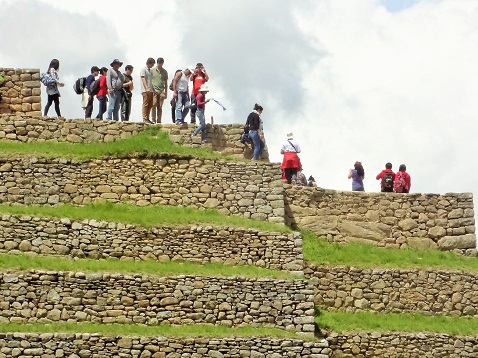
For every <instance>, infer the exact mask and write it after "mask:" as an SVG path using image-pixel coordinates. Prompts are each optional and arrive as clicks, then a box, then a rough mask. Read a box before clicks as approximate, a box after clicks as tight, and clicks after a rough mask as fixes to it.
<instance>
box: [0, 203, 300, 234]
mask: <svg viewBox="0 0 478 358" xmlns="http://www.w3.org/2000/svg"><path fill="white" fill-rule="evenodd" d="M0 213H10V214H16V215H31V216H44V217H57V218H69V219H74V220H84V219H95V220H102V221H108V222H121V223H128V224H133V225H140V226H145V227H153V226H159V225H186V224H191V223H196V224H214V225H221V226H234V227H243V228H254V229H257V230H261V231H275V232H292V231H291V230H290V229H289V228H288V227H286V226H285V225H279V224H274V223H270V222H267V221H259V220H252V219H247V218H244V217H241V216H227V215H224V214H221V213H219V212H218V211H217V210H215V209H206V210H204V209H194V208H190V207H178V206H166V205H149V206H143V207H139V206H136V205H130V204H115V203H111V202H97V203H94V204H88V205H85V206H76V205H71V204H65V205H60V206H23V205H0Z"/></svg>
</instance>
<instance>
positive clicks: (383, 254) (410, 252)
mask: <svg viewBox="0 0 478 358" xmlns="http://www.w3.org/2000/svg"><path fill="white" fill-rule="evenodd" d="M302 235H303V251H304V259H305V260H306V261H309V262H314V263H319V264H329V265H348V266H355V267H362V268H402V269H405V268H416V267H418V268H427V267H430V268H435V269H439V268H443V269H448V270H449V269H454V270H465V271H478V259H477V258H476V257H464V256H461V255H457V254H455V253H453V252H445V251H438V250H418V249H401V250H391V249H384V248H380V247H376V246H373V245H368V244H363V243H356V242H352V243H347V244H339V243H329V242H327V241H326V240H324V239H322V238H318V237H317V236H316V235H315V234H313V233H311V232H308V231H303V232H302Z"/></svg>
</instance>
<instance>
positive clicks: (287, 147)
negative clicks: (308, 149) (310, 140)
mask: <svg viewBox="0 0 478 358" xmlns="http://www.w3.org/2000/svg"><path fill="white" fill-rule="evenodd" d="M294 147H295V148H294ZM281 150H283V151H284V152H296V153H300V145H299V143H297V141H295V140H293V139H291V140H290V141H287V142H285V143H284V144H282V147H281Z"/></svg>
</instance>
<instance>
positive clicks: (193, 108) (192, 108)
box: [189, 94, 197, 123]
mask: <svg viewBox="0 0 478 358" xmlns="http://www.w3.org/2000/svg"><path fill="white" fill-rule="evenodd" d="M189 110H190V111H191V123H196V110H197V103H196V95H195V94H191V106H190V107H189Z"/></svg>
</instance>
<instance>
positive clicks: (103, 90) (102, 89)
mask: <svg viewBox="0 0 478 358" xmlns="http://www.w3.org/2000/svg"><path fill="white" fill-rule="evenodd" d="M100 73H101V76H100V81H99V90H98V93H97V95H96V98H97V99H98V103H99V106H98V107H99V108H98V115H97V116H96V118H97V119H103V114H104V113H105V112H106V102H108V97H106V95H107V94H108V86H107V85H106V75H107V74H108V69H107V68H106V67H101V72H100Z"/></svg>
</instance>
